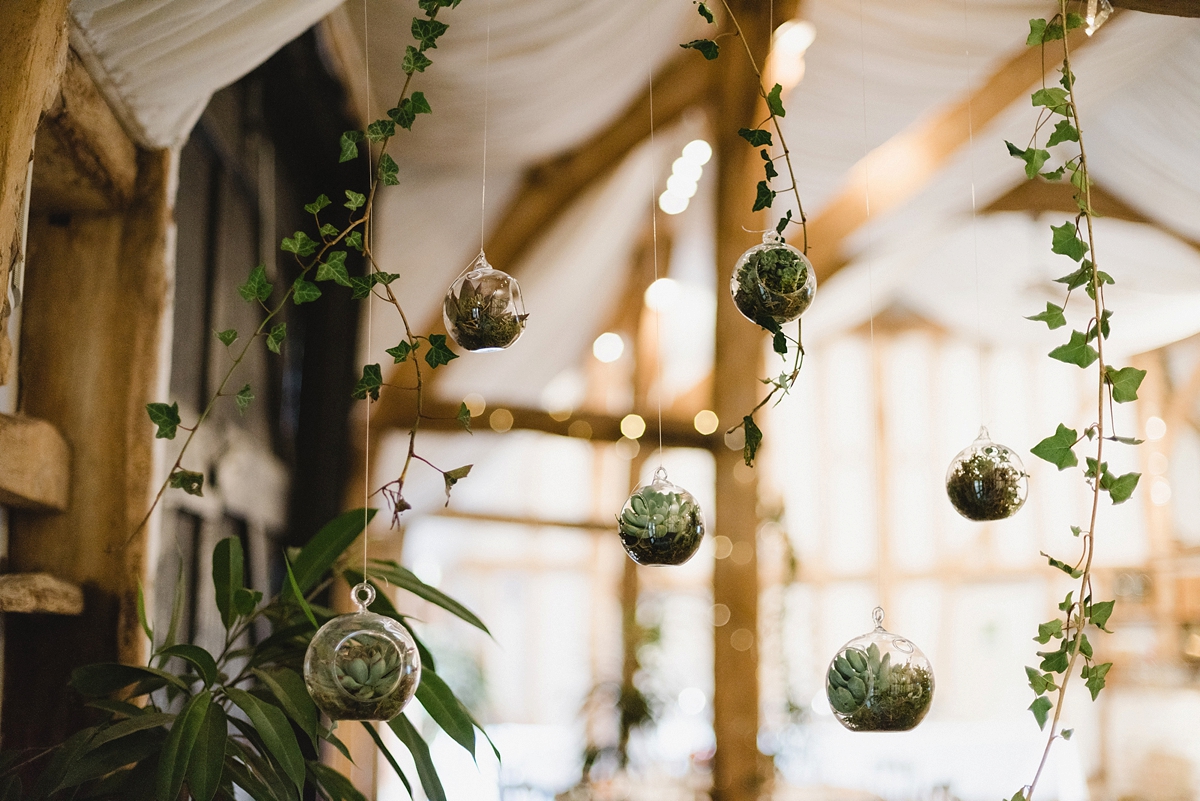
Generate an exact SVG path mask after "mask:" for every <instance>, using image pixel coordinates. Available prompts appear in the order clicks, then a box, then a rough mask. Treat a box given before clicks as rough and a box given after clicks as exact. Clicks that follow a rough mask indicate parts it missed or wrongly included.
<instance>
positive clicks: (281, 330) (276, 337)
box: [267, 323, 287, 353]
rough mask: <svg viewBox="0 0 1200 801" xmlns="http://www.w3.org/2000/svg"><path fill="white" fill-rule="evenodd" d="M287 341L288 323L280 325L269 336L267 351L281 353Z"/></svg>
mask: <svg viewBox="0 0 1200 801" xmlns="http://www.w3.org/2000/svg"><path fill="white" fill-rule="evenodd" d="M285 339H287V323H279V324H277V325H276V326H275V327H274V328H272V329H271V333H269V334H267V350H269V351H271V352H272V353H279V348H280V346H281V345H283V340H285Z"/></svg>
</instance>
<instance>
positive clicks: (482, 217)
mask: <svg viewBox="0 0 1200 801" xmlns="http://www.w3.org/2000/svg"><path fill="white" fill-rule="evenodd" d="M484 8H485V11H486V19H487V40H486V44H485V45H484V49H483V181H482V188H481V189H480V191H479V195H480V197H479V252H480V253H483V233H484V228H485V226H486V225H487V146H488V93H489V90H490V89H491V85H490V84H491V77H492V0H487V3H486V4H485V6H484Z"/></svg>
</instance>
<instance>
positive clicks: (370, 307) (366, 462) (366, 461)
mask: <svg viewBox="0 0 1200 801" xmlns="http://www.w3.org/2000/svg"><path fill="white" fill-rule="evenodd" d="M368 2H369V0H363V67H364V69H363V72H364V73H365V77H364V81H365V83H366V113H367V119H366V121H365V122H364V124H369V123H370V121H371V39H370V28H369V26H368V25H367V3H368ZM374 174H375V172H374V170H373V168H372V167H371V143H370V141H369V140H368V142H367V185H368V186H370V183H371V180H372V178H373V176H374ZM365 226H366V232H365V233H366V236H365V237H364V239H365V240H366V252H368V253H372V252H373V251H372V250H371V238H372V237H371V220H370V218H368V219H367V222H366V223H365ZM373 260H374V256H372V257H371V258H368V259H367V263H366V266H365V269H366V271H367V275H368V277H369V276H370V274H371V271H372V270H373V269H374V266H373ZM373 300H375V292H374V291H372V292H370V293H368V294H367V360H368V361H370V358H371V334H372V333H373V329H374V327H375V326H374V304H373V303H372V301H373ZM370 486H371V401H370V399H368V400H367V428H366V444H365V446H364V447H363V533H362V541H363V583H364V584H366V583H367V525H368V524H369V523H370V522H371V513H370V512H369V511H368V506H369V505H370V499H371V495H370ZM351 595H352V596H353V598H354V600H355V601H356V602H357V601H358V592H357V590H356V591H355V592H353V593H351Z"/></svg>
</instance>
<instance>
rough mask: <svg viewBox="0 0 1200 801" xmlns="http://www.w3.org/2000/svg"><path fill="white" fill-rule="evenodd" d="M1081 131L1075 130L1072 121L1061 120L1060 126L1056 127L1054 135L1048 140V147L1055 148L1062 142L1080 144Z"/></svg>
mask: <svg viewBox="0 0 1200 801" xmlns="http://www.w3.org/2000/svg"><path fill="white" fill-rule="evenodd" d="M1078 141H1079V131H1077V130H1075V126H1074V125H1072V124H1071V121H1070V120H1059V121H1058V125H1055V126H1054V133H1052V134H1050V138H1049V139H1048V140H1046V147H1054V146H1055V145H1057V144H1059V143H1060V142H1078Z"/></svg>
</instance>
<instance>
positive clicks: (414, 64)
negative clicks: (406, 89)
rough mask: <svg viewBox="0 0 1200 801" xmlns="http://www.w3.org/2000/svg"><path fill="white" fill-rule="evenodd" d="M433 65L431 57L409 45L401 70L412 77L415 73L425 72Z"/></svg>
mask: <svg viewBox="0 0 1200 801" xmlns="http://www.w3.org/2000/svg"><path fill="white" fill-rule="evenodd" d="M431 64H433V62H432V61H430V60H429V57H428V56H426V55H425V54H424V53H422V52H421V51H420V50H418V49H417V48H415V47H413V46H412V45H409V46H408V48H407V49H405V51H404V59H403V60H402V61H401V62H400V69H401V70H403V71H404V74H405V75H412V74H413V73H414V72H424V71H425V69H426V68H427V67H429V66H430V65H431Z"/></svg>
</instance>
